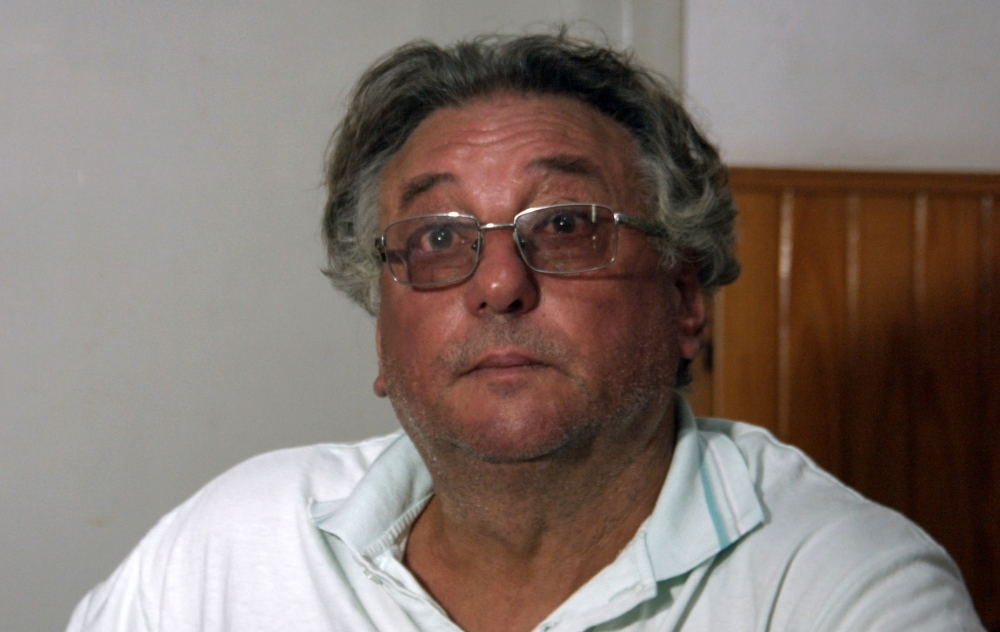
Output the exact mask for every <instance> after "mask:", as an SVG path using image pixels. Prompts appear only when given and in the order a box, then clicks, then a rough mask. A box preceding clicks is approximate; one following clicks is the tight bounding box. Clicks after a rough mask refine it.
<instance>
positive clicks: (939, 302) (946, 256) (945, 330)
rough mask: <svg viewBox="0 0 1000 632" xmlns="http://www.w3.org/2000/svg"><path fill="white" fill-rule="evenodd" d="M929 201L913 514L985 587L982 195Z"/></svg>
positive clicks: (971, 582)
mask: <svg viewBox="0 0 1000 632" xmlns="http://www.w3.org/2000/svg"><path fill="white" fill-rule="evenodd" d="M927 207H928V208H927V248H926V263H925V264H924V274H925V287H924V292H925V295H924V303H923V306H922V310H921V314H920V320H919V322H918V328H919V333H918V341H919V344H918V346H917V349H918V362H917V367H918V368H917V371H918V374H917V379H916V383H915V390H914V392H913V401H914V407H913V410H912V415H913V417H912V432H913V435H914V438H915V443H914V449H915V454H914V461H915V462H916V463H918V464H919V467H915V468H913V470H912V471H911V472H910V478H911V480H912V484H913V498H914V504H913V507H912V509H911V515H912V516H913V517H914V518H915V519H916V520H917V521H918V522H919V523H920V524H921V525H922V526H923V527H924V528H925V529H927V531H928V532H929V533H930V534H931V535H932V536H933V537H934V538H935V539H937V540H938V541H939V542H940V543H941V544H942V545H943V546H944V547H945V548H946V549H948V551H949V552H951V554H952V555H953V556H954V557H955V559H956V560H957V561H958V562H959V564H960V565H961V566H962V568H963V570H964V572H965V574H966V576H967V579H968V580H969V585H970V586H979V585H980V582H979V575H980V573H981V571H980V561H979V558H978V555H977V550H976V549H977V542H976V528H975V524H976V522H977V514H978V512H979V511H980V508H979V506H978V505H979V502H980V500H981V499H980V497H979V494H978V493H977V492H978V490H977V487H979V486H980V484H981V483H980V482H979V481H977V476H976V469H977V463H978V462H980V460H981V455H980V452H979V451H980V450H981V449H982V446H981V445H979V444H978V443H977V441H976V439H977V435H978V434H979V431H978V428H979V427H980V424H981V422H982V417H981V415H982V411H980V410H978V406H977V400H979V394H978V392H977V391H978V390H979V384H978V382H979V379H978V375H977V368H978V366H977V365H978V361H977V356H978V346H979V342H980V341H979V339H978V334H979V332H978V324H979V323H978V321H979V319H978V315H977V313H976V312H977V305H978V304H979V301H978V297H977V294H978V290H979V264H980V255H979V252H978V251H979V245H980V241H981V240H980V238H979V234H978V232H979V220H980V208H979V200H977V199H974V198H973V199H970V198H968V197H964V198H958V197H951V196H947V197H946V196H929V197H928V201H927ZM975 590H976V591H978V590H980V589H979V588H976V589H975Z"/></svg>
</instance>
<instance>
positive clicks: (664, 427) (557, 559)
mask: <svg viewBox="0 0 1000 632" xmlns="http://www.w3.org/2000/svg"><path fill="white" fill-rule="evenodd" d="M637 430H638V431H637ZM673 445H674V415H673V407H672V406H668V407H667V410H666V411H662V412H661V413H660V415H659V417H658V418H656V419H654V420H653V421H652V422H650V423H646V424H645V425H643V426H642V427H641V428H636V427H635V426H632V427H630V429H629V431H628V432H623V433H621V434H617V435H616V436H602V437H595V438H594V439H593V441H592V442H590V443H589V444H587V445H586V446H584V447H583V448H582V449H581V447H580V446H577V447H576V448H575V449H574V450H573V451H572V453H563V454H553V455H550V456H548V457H545V458H539V459H533V460H530V461H525V462H514V463H490V462H484V461H482V460H480V459H476V458H475V457H472V456H470V455H469V454H468V453H466V452H464V451H462V450H459V449H448V448H447V447H441V446H435V448H437V449H436V450H435V451H434V457H435V458H433V459H428V458H427V455H426V454H425V455H424V457H425V461H426V462H427V463H428V464H429V467H430V468H431V474H432V476H433V477H434V483H435V496H434V498H433V499H432V500H431V502H430V503H429V504H428V506H427V508H426V509H425V510H424V512H423V513H422V514H421V515H420V517H419V518H418V519H417V521H416V522H415V523H414V526H413V529H412V531H411V535H410V539H409V544H408V546H407V551H406V560H405V561H406V564H407V565H408V566H409V567H410V569H411V570H412V571H413V572H414V574H415V575H416V576H417V577H418V579H420V580H421V581H422V582H423V584H424V586H425V587H426V588H427V589H428V590H429V591H430V592H431V594H432V595H434V597H435V598H437V599H438V601H439V602H440V603H441V605H442V606H443V607H444V608H445V609H446V610H447V611H448V612H449V614H451V615H452V617H453V618H454V619H455V621H456V622H458V623H459V624H460V625H462V626H463V627H464V628H465V629H467V630H488V629H491V628H490V624H491V622H496V621H500V622H503V625H502V626H499V627H500V628H501V629H507V630H510V629H517V626H516V625H513V624H512V621H513V620H512V619H511V616H512V615H511V611H513V612H516V613H517V616H519V617H522V618H523V623H524V627H525V629H530V628H532V627H534V625H536V624H537V623H538V622H539V621H541V619H542V618H544V617H545V616H546V615H547V614H548V613H549V612H551V611H552V610H554V609H555V608H556V607H557V606H558V605H559V604H560V603H562V602H563V601H565V599H566V598H568V597H569V596H570V595H571V594H573V592H575V591H576V590H577V589H578V588H580V587H581V586H582V585H583V584H585V583H586V582H587V581H588V580H589V579H590V578H591V577H593V576H594V575H595V574H597V572H599V571H600V570H601V569H602V568H604V567H605V566H607V565H608V564H610V563H611V562H612V561H614V559H615V558H616V557H617V556H618V554H619V553H620V552H621V550H622V549H623V548H624V547H625V545H626V544H628V542H629V541H630V540H631V539H632V538H633V537H634V535H635V532H636V530H637V529H638V528H639V526H640V525H641V524H642V522H643V521H644V520H645V519H646V518H647V517H648V516H649V514H650V513H652V510H653V507H654V506H655V504H656V500H657V498H658V496H659V492H660V489H661V487H662V485H663V481H664V479H665V478H666V474H667V470H668V469H669V466H670V460H671V457H672V454H673ZM469 587H471V588H469ZM490 597H492V598H493V599H494V601H495V602H498V603H499V604H502V605H504V606H506V607H505V608H503V609H504V610H505V611H504V612H503V613H500V612H496V611H494V610H491V606H490V604H488V603H484V600H487V599H489V598H490ZM512 604H519V605H518V606H517V608H516V609H515V608H513V607H512ZM493 605H497V604H496V603H494V604H493ZM497 615H499V616H497Z"/></svg>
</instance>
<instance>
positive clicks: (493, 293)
mask: <svg viewBox="0 0 1000 632" xmlns="http://www.w3.org/2000/svg"><path fill="white" fill-rule="evenodd" d="M487 242H489V243H487ZM480 248H482V251H481V252H480V253H479V265H478V266H477V267H476V271H475V273H473V275H472V278H471V279H469V281H468V283H466V288H465V301H466V307H467V308H468V309H469V311H470V312H471V313H473V314H475V315H486V314H504V315H515V314H522V313H526V312H529V311H531V310H533V309H534V308H535V307H536V306H537V305H538V299H539V292H538V279H537V278H536V275H535V273H534V272H532V271H531V269H530V268H528V266H527V265H526V264H525V263H524V259H522V258H521V253H520V252H518V250H517V246H516V245H515V244H514V240H513V239H511V234H510V232H508V230H497V231H492V230H491V231H488V232H484V233H483V241H482V244H481V246H480Z"/></svg>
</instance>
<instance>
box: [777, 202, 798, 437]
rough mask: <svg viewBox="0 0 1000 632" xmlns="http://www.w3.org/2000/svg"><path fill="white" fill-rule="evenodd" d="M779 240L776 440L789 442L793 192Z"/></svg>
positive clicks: (785, 205) (784, 206)
mask: <svg viewBox="0 0 1000 632" xmlns="http://www.w3.org/2000/svg"><path fill="white" fill-rule="evenodd" d="M779 221H780V222H781V224H780V226H779V229H778V230H779V231H780V232H779V236H778V393H777V395H778V436H779V437H781V438H782V439H784V440H785V441H789V440H790V437H791V434H792V430H791V392H792V385H791V380H792V378H791V375H792V365H791V362H792V360H791V344H792V343H791V340H792V338H791V322H790V321H791V311H792V255H793V254H794V249H793V247H792V246H793V244H794V243H795V238H794V235H795V191H794V189H785V191H784V192H782V194H781V215H780V219H779Z"/></svg>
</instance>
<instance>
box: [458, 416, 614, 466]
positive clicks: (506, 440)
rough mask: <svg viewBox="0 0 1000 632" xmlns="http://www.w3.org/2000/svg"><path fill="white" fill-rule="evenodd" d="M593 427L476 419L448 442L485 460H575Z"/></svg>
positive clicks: (584, 450) (584, 448)
mask: <svg viewBox="0 0 1000 632" xmlns="http://www.w3.org/2000/svg"><path fill="white" fill-rule="evenodd" d="M594 435H595V433H594V429H592V428H590V427H589V426H587V425H577V426H573V427H565V426H560V425H558V424H545V423H539V422H538V421H534V422H528V423H523V422H522V423H511V422H510V421H506V422H504V421H493V422H492V423H488V424H482V422H481V421H480V422H479V425H478V428H477V431H476V432H473V433H470V434H468V435H466V436H464V437H463V436H453V437H452V438H451V440H450V442H451V443H452V445H454V446H456V447H458V448H459V449H460V450H462V451H463V452H465V453H466V454H467V455H469V456H471V457H473V458H476V459H478V460H480V461H484V462H486V463H497V464H502V463H511V464H513V463H530V462H537V461H548V460H553V459H557V460H564V459H570V460H575V459H577V458H580V457H581V456H583V455H584V454H586V453H587V452H588V451H589V446H590V445H591V444H592V442H593V438H594Z"/></svg>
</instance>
